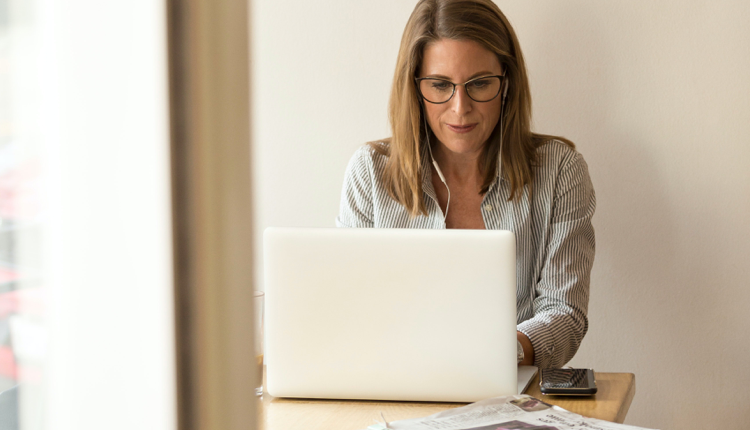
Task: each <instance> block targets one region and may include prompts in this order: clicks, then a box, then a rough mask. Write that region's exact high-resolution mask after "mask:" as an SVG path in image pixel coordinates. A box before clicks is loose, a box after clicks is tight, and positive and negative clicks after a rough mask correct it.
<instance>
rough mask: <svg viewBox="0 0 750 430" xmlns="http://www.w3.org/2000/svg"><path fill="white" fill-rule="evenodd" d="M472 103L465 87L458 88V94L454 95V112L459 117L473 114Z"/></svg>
mask: <svg viewBox="0 0 750 430" xmlns="http://www.w3.org/2000/svg"><path fill="white" fill-rule="evenodd" d="M472 101H473V100H471V98H470V97H469V95H468V94H467V93H466V86H465V85H457V86H456V94H453V100H451V102H452V103H453V111H454V112H456V113H457V114H459V115H463V114H466V113H469V112H471V108H472Z"/></svg>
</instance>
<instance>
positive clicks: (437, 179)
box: [336, 0, 596, 368]
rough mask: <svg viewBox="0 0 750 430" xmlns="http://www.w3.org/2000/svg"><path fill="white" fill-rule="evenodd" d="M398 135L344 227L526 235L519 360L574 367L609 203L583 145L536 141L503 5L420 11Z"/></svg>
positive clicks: (520, 259) (347, 208)
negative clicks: (599, 203)
mask: <svg viewBox="0 0 750 430" xmlns="http://www.w3.org/2000/svg"><path fill="white" fill-rule="evenodd" d="M389 113H390V115H389V116H390V122H391V129H392V132H393V135H392V137H391V138H389V139H385V140H384V141H381V142H371V143H370V144H368V145H367V146H364V147H363V148H360V149H359V150H358V151H357V152H356V153H355V155H354V157H353V158H352V160H351V161H350V163H349V166H348V168H347V171H346V177H345V181H344V188H343V193H342V199H341V209H340V213H339V216H338V217H337V219H336V224H337V226H339V227H357V228H358V227H370V228H433V229H442V228H471V229H485V228H486V229H503V230H510V231H512V232H514V233H515V236H516V245H517V246H516V249H517V276H518V282H517V309H518V327H517V331H518V333H517V335H518V344H519V362H520V363H521V364H532V363H533V364H534V365H535V366H538V367H540V368H547V367H561V366H563V365H564V364H565V363H567V362H568V361H569V360H570V359H571V358H572V357H573V355H574V354H575V352H576V351H577V350H578V347H579V346H580V344H581V340H582V339H583V336H584V335H585V334H586V330H587V328H588V319H587V317H586V313H587V307H588V297H589V276H590V273H591V265H592V263H593V260H594V230H593V227H592V225H591V217H592V215H593V214H594V208H595V205H596V202H595V197H594V189H593V186H592V185H591V180H590V179H589V174H588V168H587V166H586V163H585V162H584V160H583V158H582V157H581V155H580V154H578V153H577V152H576V151H575V149H574V146H573V144H572V143H571V142H569V141H567V140H565V139H562V138H556V137H553V136H546V135H540V134H536V133H532V132H531V128H530V123H531V99H530V91H529V84H528V78H527V75H526V67H525V64H524V61H523V56H522V54H521V49H520V46H519V44H518V40H517V38H516V35H515V33H514V31H513V29H512V28H511V26H510V24H509V22H508V20H507V19H506V18H505V16H504V15H503V14H502V12H501V11H500V10H499V9H498V7H497V6H496V5H495V4H494V3H492V1H491V0H420V1H419V3H418V4H417V6H416V8H415V9H414V12H413V13H412V15H411V17H410V18H409V22H408V23H407V25H406V29H405V31H404V35H403V38H402V40H401V47H400V50H399V55H398V60H397V64H396V72H395V76H394V80H393V87H392V91H391V99H390V112H389Z"/></svg>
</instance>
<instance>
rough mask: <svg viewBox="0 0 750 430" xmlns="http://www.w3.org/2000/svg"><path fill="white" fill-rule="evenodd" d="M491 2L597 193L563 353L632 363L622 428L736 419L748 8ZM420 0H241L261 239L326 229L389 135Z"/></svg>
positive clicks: (546, 126) (550, 122)
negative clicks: (579, 318) (351, 168)
mask: <svg viewBox="0 0 750 430" xmlns="http://www.w3.org/2000/svg"><path fill="white" fill-rule="evenodd" d="M497 3H498V5H499V6H500V7H501V8H502V9H503V10H504V11H505V12H506V14H507V15H508V17H509V19H510V20H511V22H512V23H513V25H514V26H515V29H516V31H517V33H518V36H519V39H520V41H521V45H522V47H523V49H524V53H525V55H526V58H527V62H528V67H529V71H530V75H531V85H532V91H533V97H534V106H535V108H534V115H535V127H536V130H538V131H541V132H545V133H552V134H560V135H563V136H566V137H568V138H570V139H572V140H573V141H575V142H576V143H577V145H578V148H579V150H580V152H581V153H583V155H584V156H585V158H586V160H587V161H588V163H589V167H590V171H591V175H592V179H593V181H594V186H595V188H596V191H597V200H598V209H597V213H596V216H595V219H594V223H595V227H596V232H597V257H596V262H595V265H594V269H593V275H592V294H591V304H590V330H589V334H588V335H587V337H586V339H585V340H584V343H583V345H582V347H581V350H580V352H579V353H578V355H577V356H576V357H575V358H574V360H573V362H572V363H571V364H572V365H575V366H581V367H584V366H586V367H593V368H595V369H597V370H600V371H609V372H633V373H635V375H636V387H637V390H636V396H635V399H634V401H633V405H632V407H631V409H630V413H629V414H628V418H627V420H626V422H628V423H630V424H634V425H642V426H647V427H654V428H662V429H668V428H675V429H676V428H705V427H708V426H715V427H717V428H728V429H739V428H744V427H745V426H746V424H744V423H746V422H748V421H750V407H748V406H747V405H748V404H750V390H748V388H747V387H748V386H750V366H748V364H750V360H749V359H748V356H749V355H750V345H749V343H748V334H747V333H748V332H750V318H749V317H748V316H747V311H748V309H750V288H749V287H750V265H749V264H748V262H749V261H748V260H749V259H748V257H749V256H750V227H748V219H750V168H748V166H750V148H748V144H749V143H750V79H748V78H747V76H748V73H750V72H748V71H749V70H750V49H748V48H747V46H748V45H749V44H750V31H749V30H748V29H747V25H746V21H747V19H748V17H750V3H747V2H745V1H740V0H737V1H728V0H726V1H717V2H710V3H709V2H705V1H698V0H679V1H678V0H662V1H659V2H654V1H650V0H627V1H625V0H619V1H608V2H602V1H598V0H577V1H566V2H559V1H555V0H543V1H539V0H536V1H533V2H529V1H524V0H508V1H497ZM414 4H415V2H414V1H403V0H383V1H378V2H343V1H333V0H325V1H318V2H314V3H313V2H307V1H303V0H289V1H284V2H280V1H275V0H256V1H255V2H254V8H255V9H254V15H253V31H254V38H253V40H254V47H253V49H254V53H255V57H254V58H255V60H254V61H255V63H254V73H255V75H254V76H255V88H254V91H253V93H254V94H255V97H256V98H255V100H254V101H253V106H254V115H255V116H254V121H255V125H254V131H255V136H254V143H255V151H256V153H255V159H254V161H255V166H254V171H255V174H256V178H255V184H256V195H257V196H258V199H257V200H256V210H257V217H256V228H257V229H258V232H257V233H258V234H256V237H257V238H259V239H260V237H261V235H260V234H259V233H260V231H261V230H262V229H263V228H265V227H267V226H320V227H323V226H333V219H334V217H335V216H336V213H337V210H338V201H339V195H340V189H341V181H342V178H343V171H344V168H345V166H346V163H347V161H348V159H349V157H350V156H351V154H352V153H353V151H354V149H355V148H357V147H358V146H359V145H361V144H363V143H364V142H365V141H368V140H373V139H377V138H381V137H383V136H387V135H388V128H387V118H386V107H387V98H388V94H389V85H390V81H391V77H392V74H393V67H394V64H395V58H396V53H397V50H398V43H399V40H400V37H401V33H402V31H403V26H404V24H405V22H406V20H407V18H408V15H409V13H410V12H411V9H412V8H413V5H414ZM259 244H260V242H258V243H257V244H256V246H258V245H259ZM258 249H259V248H258ZM258 255H260V254H258ZM258 264H261V259H258ZM258 273H261V270H260V267H259V270H258ZM260 279H262V278H259V282H260ZM706 399H712V400H716V401H717V402H716V404H715V405H712V406H704V405H701V404H700V402H702V401H704V400H706ZM743 422H744V423H743Z"/></svg>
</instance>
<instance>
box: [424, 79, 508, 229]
mask: <svg viewBox="0 0 750 430" xmlns="http://www.w3.org/2000/svg"><path fill="white" fill-rule="evenodd" d="M503 77H505V73H503ZM502 91H503V95H502V101H501V102H500V150H499V154H500V155H499V160H498V162H497V169H498V176H500V177H502V172H503V160H502V157H503V108H504V107H505V100H506V98H507V96H508V81H505V80H504V82H503V90H502ZM419 102H420V103H419V104H420V105H421V106H422V120H423V121H424V133H425V137H426V138H427V150H428V151H429V152H430V160H432V165H433V166H435V171H436V172H437V174H438V177H439V178H440V181H441V182H442V183H443V185H445V189H446V190H448V203H446V205H445V219H448V210H449V209H450V207H451V189H450V187H449V186H448V183H447V182H446V181H445V176H443V171H442V170H440V166H438V164H437V161H435V157H434V156H433V155H432V145H431V144H430V132H429V130H428V128H427V109H426V108H425V105H424V100H422V98H421V97H420V99H419Z"/></svg>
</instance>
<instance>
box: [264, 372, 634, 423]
mask: <svg viewBox="0 0 750 430" xmlns="http://www.w3.org/2000/svg"><path fill="white" fill-rule="evenodd" d="M538 378H539V377H538V376H537V377H536V378H534V381H532V383H531V386H530V387H529V389H528V390H527V391H526V394H529V395H531V396H533V397H537V398H539V399H541V400H544V401H545V402H547V403H550V404H554V405H558V406H560V407H562V408H565V409H567V410H569V411H571V412H575V413H577V414H581V415H585V416H588V417H593V418H599V419H603V420H607V421H614V422H618V423H622V422H623V420H624V419H625V415H626V414H627V413H628V409H629V408H630V403H631V402H632V401H633V396H634V395H635V376H634V375H633V374H632V373H602V372H597V373H596V384H597V386H598V388H599V390H598V392H597V394H596V395H595V396H593V397H582V398H571V397H550V396H542V394H541V393H540V392H539V379H538ZM463 405H464V403H415V402H383V401H363V400H297V399H294V400H292V399H282V398H274V397H271V396H269V395H267V394H266V395H264V396H263V398H262V399H261V402H260V406H259V408H258V413H259V415H260V422H261V425H260V427H259V428H260V429H261V430H360V429H365V428H367V426H369V425H371V424H374V423H375V421H376V419H380V413H381V412H383V414H385V417H386V419H387V420H388V421H398V420H403V419H407V418H419V417H423V416H426V415H431V414H434V413H437V412H440V411H442V410H445V409H450V408H456V407H459V406H463Z"/></svg>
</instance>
